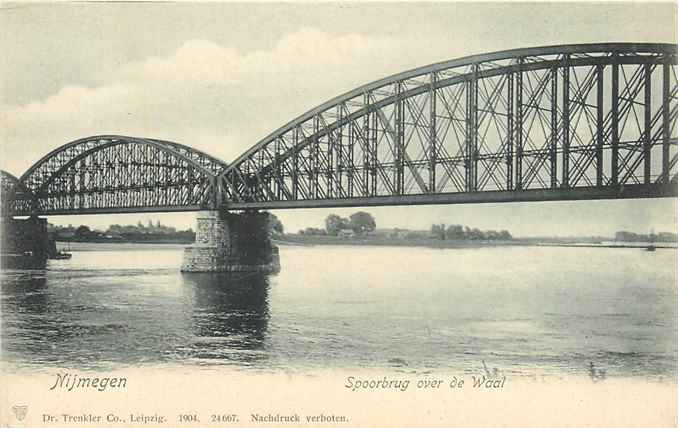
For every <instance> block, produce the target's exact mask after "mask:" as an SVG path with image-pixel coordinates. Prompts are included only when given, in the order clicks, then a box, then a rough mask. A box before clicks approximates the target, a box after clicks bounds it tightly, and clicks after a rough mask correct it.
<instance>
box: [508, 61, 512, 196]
mask: <svg viewBox="0 0 678 428" xmlns="http://www.w3.org/2000/svg"><path fill="white" fill-rule="evenodd" d="M506 79H507V80H508V84H507V88H508V89H507V91H508V92H507V94H506V122H507V123H506V190H513V72H509V73H508V75H507V76H506Z"/></svg>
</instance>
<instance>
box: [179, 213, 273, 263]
mask: <svg viewBox="0 0 678 428" xmlns="http://www.w3.org/2000/svg"><path fill="white" fill-rule="evenodd" d="M279 270H280V259H279V256H278V248H277V247H276V246H274V245H273V244H272V243H271V239H270V236H269V228H268V213H267V212H257V211H245V212H242V213H233V212H227V211H219V210H211V211H200V212H198V215H197V228H196V235H195V243H193V244H192V245H190V246H188V247H186V248H185V250H184V260H183V263H182V265H181V271H182V272H278V271H279Z"/></svg>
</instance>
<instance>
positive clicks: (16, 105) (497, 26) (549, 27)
mask: <svg viewBox="0 0 678 428" xmlns="http://www.w3.org/2000/svg"><path fill="white" fill-rule="evenodd" d="M677 10H678V9H677V7H676V5H674V4H672V3H639V2H638V3H560V2H549V3H513V2H512V3H383V2H381V3H328V2H323V3H309V2H304V3H291V2H288V3H200V4H198V3H147V2H144V3H118V2H116V3H106V4H104V3H61V4H41V3H16V4H14V3H6V2H4V3H0V52H2V53H3V54H2V55H0V168H2V169H3V170H7V171H9V172H11V173H13V174H15V175H17V176H19V175H21V174H22V173H23V172H24V171H25V170H26V169H28V167H29V166H30V165H31V164H33V163H34V162H36V161H37V160H38V159H40V157H42V156H43V155H44V154H46V153H47V152H48V151H50V150H52V149H54V148H56V147H58V146H61V145H63V144H65V143H67V142H69V141H72V140H75V139H78V138H81V137H85V136H91V135H100V134H122V135H130V136H139V137H153V138H159V139H166V140H171V141H177V142H180V143H183V144H187V145H189V146H193V147H195V148H198V149H201V150H203V151H205V152H207V153H210V154H212V155H214V156H216V157H218V158H220V159H223V160H225V161H226V162H228V161H230V160H232V159H234V158H235V157H237V156H238V155H239V154H240V153H242V152H243V151H245V150H246V149H247V148H249V147H251V146H252V145H254V144H255V143H256V142H257V141H258V140H259V139H260V138H262V137H264V136H265V135H267V134H268V133H269V132H271V131H272V130H274V129H277V128H278V127H280V126H281V125H282V124H284V123H286V122H288V121H289V120H290V119H292V118H294V117H296V116H298V115H300V114H302V113H304V112H305V111H307V110H310V109H312V108H313V107H315V106H316V105H319V104H321V103H322V102H324V101H326V100H328V99H330V98H333V97H334V96H336V95H339V94H341V93H343V92H346V91H348V90H351V89H353V88H355V87H356V86H359V85H362V84H365V83H368V82H371V81H373V80H377V79H379V78H382V77H384V76H387V75H391V74H394V73H398V72H401V71H404V70H407V69H410V68H415V67H419V66H423V65H426V64H430V63H433V62H438V61H443V60H448V59H453V58H457V57H461V56H466V55H470V54H476V53H484V52H492V51H498V50H504V49H512V48H519V47H530V46H542V45H552V44H567V43H589V42H613V41H615V42H669V43H675V42H676V28H678V26H677V25H676V24H677V17H678V14H677V13H676V12H677ZM357 210H358V209H356V208H349V209H312V210H310V209H309V210H301V209H299V210H280V211H274V213H275V214H276V215H277V216H278V217H279V218H280V219H281V220H282V222H283V224H284V225H285V227H286V230H288V231H297V230H299V229H300V228H305V227H309V226H310V227H318V226H321V225H322V224H323V220H324V218H325V217H326V216H327V215H328V214H329V213H331V212H335V213H337V214H340V215H344V216H348V215H349V214H351V213H352V212H355V211H357ZM366 211H369V212H371V213H372V214H373V215H374V216H375V217H376V220H377V225H378V227H401V228H411V229H428V228H429V227H430V225H431V224H432V223H445V224H465V225H468V226H471V227H478V228H481V229H507V230H510V231H511V232H512V233H513V234H514V235H518V236H534V235H558V236H574V235H611V234H613V233H614V232H615V231H617V230H633V231H638V232H645V233H647V232H649V231H650V229H653V228H654V229H655V230H656V231H674V232H678V202H677V201H676V200H675V199H658V200H626V201H585V202H541V203H510V204H481V205H446V206H440V205H438V206H418V207H417V206H403V207H380V208H369V209H366ZM194 218H195V215H194V214H193V213H179V214H177V213H171V214H130V215H116V216H110V215H97V216H71V217H66V216H58V217H50V222H52V223H56V224H89V225H91V226H94V227H99V228H105V227H106V226H107V225H109V224H113V223H120V224H127V223H136V222H137V221H138V220H141V221H143V222H146V221H147V220H149V219H152V220H154V221H155V220H160V221H161V222H162V223H163V224H169V225H173V226H177V227H181V228H187V227H191V226H193V223H194Z"/></svg>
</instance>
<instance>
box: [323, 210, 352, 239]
mask: <svg viewBox="0 0 678 428" xmlns="http://www.w3.org/2000/svg"><path fill="white" fill-rule="evenodd" d="M347 226H348V220H347V219H345V218H343V217H339V216H338V215H336V214H330V215H328V216H327V218H325V230H326V231H327V234H328V235H333V236H337V235H338V234H339V231H340V230H341V229H346V227H347Z"/></svg>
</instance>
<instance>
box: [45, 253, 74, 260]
mask: <svg viewBox="0 0 678 428" xmlns="http://www.w3.org/2000/svg"><path fill="white" fill-rule="evenodd" d="M71 257H73V255H72V254H71V253H67V252H65V251H58V252H57V253H56V254H55V255H53V256H52V257H50V258H51V259H52V260H68V259H70V258H71Z"/></svg>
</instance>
